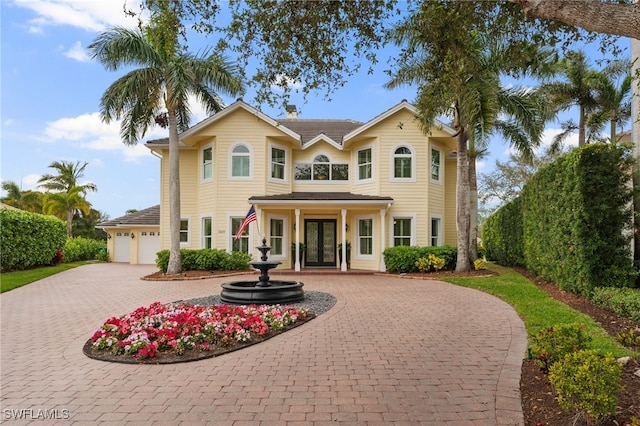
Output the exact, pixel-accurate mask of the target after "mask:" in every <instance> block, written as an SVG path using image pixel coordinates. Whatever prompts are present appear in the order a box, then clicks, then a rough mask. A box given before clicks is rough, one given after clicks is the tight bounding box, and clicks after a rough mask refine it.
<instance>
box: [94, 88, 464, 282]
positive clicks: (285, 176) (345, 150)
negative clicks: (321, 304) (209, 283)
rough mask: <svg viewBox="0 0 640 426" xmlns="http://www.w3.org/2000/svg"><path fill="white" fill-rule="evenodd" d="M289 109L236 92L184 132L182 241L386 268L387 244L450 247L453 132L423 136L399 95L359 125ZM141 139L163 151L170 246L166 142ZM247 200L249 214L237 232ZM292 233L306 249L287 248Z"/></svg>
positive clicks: (284, 258) (162, 226)
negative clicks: (274, 111)
mask: <svg viewBox="0 0 640 426" xmlns="http://www.w3.org/2000/svg"><path fill="white" fill-rule="evenodd" d="M287 109H288V111H287V118H286V119H273V118H271V117H269V116H267V115H265V114H264V113H262V112H260V111H259V110H257V109H255V108H253V107H251V106H250V105H248V104H246V103H245V102H243V101H242V100H238V101H237V102H235V103H233V104H232V105H230V106H229V107H227V108H225V109H224V110H222V111H220V112H218V113H216V114H214V115H212V116H211V117H209V118H207V119H205V120H204V121H202V122H200V123H198V124H196V125H195V126H193V127H192V128H190V129H189V130H187V131H185V132H183V133H182V134H180V183H181V218H182V219H181V234H180V240H181V247H183V248H193V249H195V248H218V249H225V250H228V251H231V250H242V251H247V252H250V253H252V254H253V257H254V259H257V258H258V256H259V252H258V251H257V250H255V247H256V246H258V245H260V244H261V242H262V240H263V238H264V239H266V241H267V243H268V244H269V245H270V246H271V252H270V259H272V260H280V261H281V262H282V265H281V266H280V268H292V269H295V270H300V269H302V268H306V267H330V268H340V269H341V270H343V271H344V270H346V269H347V258H349V259H350V267H351V268H353V269H362V270H373V271H377V270H380V271H384V270H385V265H384V259H383V257H382V252H383V250H384V249H385V248H387V247H391V246H397V245H423V246H424V245H434V246H435V245H443V244H450V245H455V244H456V221H455V186H456V159H455V146H456V144H455V142H456V141H455V138H454V137H453V134H454V131H453V129H451V128H450V127H448V126H446V125H444V124H442V123H440V122H436V123H434V125H433V126H432V128H431V132H430V134H429V135H425V134H424V132H423V131H422V130H421V129H420V127H419V125H418V123H417V121H416V120H415V114H416V110H415V108H414V107H413V106H412V105H411V104H409V103H408V102H406V101H402V102H401V103H399V104H397V105H396V106H394V107H392V108H391V109H389V110H387V111H385V112H383V113H382V114H380V115H378V116H377V117H374V118H373V119H371V120H370V121H368V122H366V123H361V122H356V121H352V120H309V119H298V118H297V115H296V112H295V108H294V107H290V108H287ZM146 146H147V147H148V148H149V149H150V150H151V151H152V152H153V153H154V154H155V155H156V156H158V157H159V158H160V174H161V188H162V189H161V194H160V207H159V217H160V223H159V228H158V231H159V235H160V236H159V237H158V238H159V244H160V248H168V247H169V204H168V197H169V162H168V155H169V154H168V152H169V145H168V139H162V140H154V141H149V142H148V143H147V144H146ZM251 205H253V206H254V208H255V210H256V213H257V220H256V222H254V223H252V224H250V226H248V227H247V228H245V230H244V231H243V233H242V235H241V237H240V238H239V239H237V240H236V239H235V235H236V232H237V230H238V228H239V227H240V225H241V223H242V221H243V219H244V217H245V215H246V214H247V211H248V210H249V208H250V206H251ZM115 223H119V222H118V221H117V220H116V221H115ZM105 229H106V230H107V231H108V232H111V231H114V230H116V228H112V229H111V231H110V229H109V227H106V228H105ZM119 230H120V231H123V230H124V229H122V228H121V229H119ZM145 235H148V233H145ZM154 235H155V232H154ZM139 240H140V239H139ZM296 242H299V243H304V246H302V247H299V248H298V249H297V250H300V248H305V250H304V257H303V256H295V255H294V254H292V246H293V247H295V244H294V243H296ZM129 243H130V244H133V245H135V244H136V243H135V239H131V240H130V241H129ZM112 247H113V248H114V249H115V246H113V245H112ZM347 248H349V253H347ZM130 252H131V253H136V254H137V255H138V256H141V253H140V249H136V247H134V248H133V249H132V250H130ZM345 254H346V256H345ZM113 256H114V257H115V256H117V253H114V254H113ZM301 258H302V259H301ZM131 261H132V263H137V262H136V261H135V260H134V259H132V260H131Z"/></svg>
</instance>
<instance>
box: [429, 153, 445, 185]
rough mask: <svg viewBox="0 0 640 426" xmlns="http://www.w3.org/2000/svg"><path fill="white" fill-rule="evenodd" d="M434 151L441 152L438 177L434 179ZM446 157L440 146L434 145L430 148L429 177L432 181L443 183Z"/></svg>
mask: <svg viewBox="0 0 640 426" xmlns="http://www.w3.org/2000/svg"><path fill="white" fill-rule="evenodd" d="M433 151H438V152H439V153H440V165H439V167H438V179H434V178H433V176H432V175H431V167H432V165H433ZM443 160H444V157H443V156H442V150H441V149H440V148H436V147H434V146H432V147H431V149H430V150H429V179H430V180H431V182H433V183H437V184H440V185H442V180H443V179H442V172H443V167H444V162H443Z"/></svg>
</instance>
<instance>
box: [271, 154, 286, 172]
mask: <svg viewBox="0 0 640 426" xmlns="http://www.w3.org/2000/svg"><path fill="white" fill-rule="evenodd" d="M285 166H286V153H285V150H284V149H280V148H271V177H272V178H273V179H282V180H284V170H285Z"/></svg>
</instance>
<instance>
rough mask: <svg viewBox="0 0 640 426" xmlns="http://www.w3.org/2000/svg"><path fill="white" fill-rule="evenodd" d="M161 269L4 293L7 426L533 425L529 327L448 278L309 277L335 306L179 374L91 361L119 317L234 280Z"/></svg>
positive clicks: (84, 270) (175, 367)
mask: <svg viewBox="0 0 640 426" xmlns="http://www.w3.org/2000/svg"><path fill="white" fill-rule="evenodd" d="M154 269H155V268H154V267H151V266H148V267H147V266H132V265H123V264H94V265H87V266H83V267H80V268H76V269H72V270H70V271H66V272H63V273H61V274H58V275H56V276H53V277H50V278H47V279H44V280H42V281H39V282H36V283H32V284H30V285H28V286H25V287H22V288H19V289H16V290H12V291H10V292H7V293H4V294H2V296H1V308H2V312H1V319H2V322H1V329H0V330H1V342H0V343H1V351H0V355H1V364H0V367H1V372H0V373H1V406H2V413H1V414H2V419H1V422H2V423H6V424H25V423H29V422H31V423H33V424H51V423H52V422H56V423H59V424H78V425H87V424H108V423H111V424H114V425H115V424H167V425H178V424H184V425H188V424H194V425H199V424H212V425H226V424H234V425H240V424H265V425H278V424H300V425H303V424H304V425H307V424H309V425H322V424H336V423H342V424H349V425H352V424H367V425H369V424H370V425H374V424H385V425H386V424H406V425H416V424H424V425H442V424H451V425H483V426H485V425H521V424H522V423H523V420H522V411H521V405H520V393H519V377H520V366H521V360H522V357H523V355H524V352H525V349H526V331H525V329H524V326H523V323H522V321H521V320H520V319H519V318H518V316H517V314H516V313H515V311H514V310H513V309H512V308H511V307H510V306H508V305H507V304H505V303H504V302H502V301H500V300H498V299H497V298H494V297H492V296H489V295H486V294H483V293H481V292H478V291H475V290H471V289H466V288H461V287H457V286H454V285H450V284H446V283H441V282H436V281H422V280H410V279H400V278H392V277H387V276H377V275H319V276H307V275H305V276H302V277H298V278H300V279H301V280H303V281H304V282H305V289H307V290H317V291H324V292H327V293H331V294H333V295H334V296H335V297H336V298H337V304H336V306H334V307H333V308H332V309H331V310H330V311H329V312H327V313H325V314H323V315H321V316H319V317H318V318H316V319H314V320H313V321H311V322H309V323H307V324H305V325H303V326H301V327H298V328H296V329H293V330H292V331H290V332H287V333H284V334H282V335H279V336H277V337H275V338H273V339H270V340H268V341H266V342H264V343H261V344H258V345H254V346H252V347H249V348H247V349H244V350H241V351H237V352H233V353H229V354H226V355H223V356H220V357H217V358H212V359H207V360H202V361H197V362H191V363H183V364H172V365H127V364H114V363H108V362H103V361H97V360H93V359H89V358H87V357H85V356H84V355H83V353H82V346H83V345H84V343H85V342H86V341H87V339H88V338H89V337H90V336H91V334H92V333H93V331H94V330H95V329H97V328H98V327H99V326H100V325H101V324H102V323H103V322H104V320H106V319H107V318H109V317H111V316H116V315H121V314H124V313H127V312H130V311H131V310H133V309H135V308H137V307H138V306H142V305H148V304H150V303H151V302H154V301H162V302H170V301H175V300H179V299H190V298H194V297H201V296H206V295H210V294H218V293H219V291H220V284H221V283H222V282H224V281H228V280H229V279H228V278H227V279H209V280H201V281H182V282H148V281H142V280H140V279H139V278H140V277H141V276H143V275H146V274H149V273H151V272H153V271H154ZM278 278H282V279H286V276H285V277H281V276H278ZM16 417H23V418H25V417H26V418H30V419H31V420H16ZM44 417H57V420H53V421H52V420H47V421H44V422H43V421H42V420H41V419H42V418H44Z"/></svg>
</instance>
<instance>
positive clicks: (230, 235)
mask: <svg viewBox="0 0 640 426" xmlns="http://www.w3.org/2000/svg"><path fill="white" fill-rule="evenodd" d="M246 216H247V212H244V213H236V214H228V215H227V225H226V227H227V233H226V234H227V238H226V240H227V242H226V243H225V245H226V247H227V251H228V252H229V253H231V250H232V249H233V241H232V240H233V238H235V233H234V232H233V230H232V229H231V219H238V218H239V219H240V220H242V219H244V218H245V217H246ZM258 220H260V218H259V217H258ZM254 226H255V223H254V222H251V223H250V224H249V225H248V226H247V228H246V229H247V230H248V231H249V254H252V253H253V252H252V250H251V241H253V227H254ZM260 244H262V241H260Z"/></svg>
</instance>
